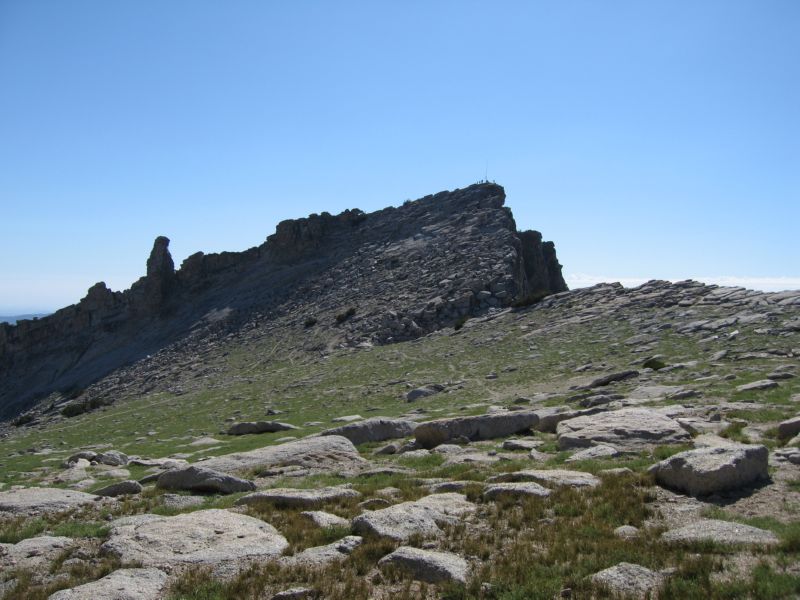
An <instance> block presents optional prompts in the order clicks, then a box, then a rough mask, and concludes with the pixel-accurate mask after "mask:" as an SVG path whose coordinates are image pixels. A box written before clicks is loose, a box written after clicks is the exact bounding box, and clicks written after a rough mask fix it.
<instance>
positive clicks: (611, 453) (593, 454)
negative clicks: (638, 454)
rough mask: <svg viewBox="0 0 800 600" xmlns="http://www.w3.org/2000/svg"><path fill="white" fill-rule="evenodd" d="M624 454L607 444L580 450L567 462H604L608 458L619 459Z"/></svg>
mask: <svg viewBox="0 0 800 600" xmlns="http://www.w3.org/2000/svg"><path fill="white" fill-rule="evenodd" d="M621 455H622V453H621V452H620V451H619V450H617V449H616V448H614V446H609V445H607V444H598V445H597V446H590V447H589V448H586V449H585V450H579V451H578V452H576V453H575V454H573V455H572V456H570V457H569V458H568V459H566V461H565V462H568V463H570V462H580V461H582V460H603V459H607V458H617V457H618V456H621Z"/></svg>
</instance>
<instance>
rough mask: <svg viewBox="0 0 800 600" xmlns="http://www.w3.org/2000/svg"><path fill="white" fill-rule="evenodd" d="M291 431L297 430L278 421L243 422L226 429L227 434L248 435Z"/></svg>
mask: <svg viewBox="0 0 800 600" xmlns="http://www.w3.org/2000/svg"><path fill="white" fill-rule="evenodd" d="M292 429H299V428H298V427H295V426H294V425H289V424H288V423H281V422H279V421H244V422H242V423H234V424H233V425H231V426H230V427H229V428H228V431H227V434H228V435H248V434H254V433H277V432H278V431H291V430H292Z"/></svg>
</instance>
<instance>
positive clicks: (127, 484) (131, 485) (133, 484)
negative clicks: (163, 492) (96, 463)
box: [94, 479, 142, 498]
mask: <svg viewBox="0 0 800 600" xmlns="http://www.w3.org/2000/svg"><path fill="white" fill-rule="evenodd" d="M141 491H142V484H140V483H139V482H138V481H134V480H131V479H129V480H128V481H119V482H117V483H112V484H111V485H107V486H105V487H104V488H100V489H99V490H95V492H94V493H95V494H96V495H98V496H109V497H111V498H114V497H116V496H123V495H125V494H138V493H140V492H141Z"/></svg>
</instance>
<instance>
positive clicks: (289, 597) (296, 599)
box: [270, 587, 319, 600]
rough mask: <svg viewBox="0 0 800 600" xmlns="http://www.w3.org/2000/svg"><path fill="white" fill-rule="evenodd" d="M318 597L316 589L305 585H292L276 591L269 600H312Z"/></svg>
mask: <svg viewBox="0 0 800 600" xmlns="http://www.w3.org/2000/svg"><path fill="white" fill-rule="evenodd" d="M315 598H319V594H317V592H316V590H313V589H311V588H305V587H294V588H290V589H288V590H284V591H282V592H278V593H277V594H275V595H274V596H272V598H271V599H270V600H314V599H315Z"/></svg>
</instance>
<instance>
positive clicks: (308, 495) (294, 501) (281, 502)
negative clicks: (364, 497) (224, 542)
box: [236, 486, 361, 508]
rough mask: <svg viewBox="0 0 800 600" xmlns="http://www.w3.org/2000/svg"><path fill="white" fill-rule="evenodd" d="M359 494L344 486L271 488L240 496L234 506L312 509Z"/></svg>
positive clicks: (357, 496) (356, 496)
mask: <svg viewBox="0 0 800 600" xmlns="http://www.w3.org/2000/svg"><path fill="white" fill-rule="evenodd" d="M360 496H361V494H360V493H359V492H357V491H356V490H354V489H352V488H349V487H346V486H334V487H327V488H319V489H294V488H273V489H269V490H262V491H260V492H254V493H252V494H247V495H246V496H242V497H241V498H239V499H238V500H237V501H236V504H238V505H242V504H258V503H260V502H266V503H270V504H274V505H276V506H286V507H293V508H313V507H315V506H320V505H322V504H325V503H326V502H337V501H339V500H346V499H349V498H359V497H360Z"/></svg>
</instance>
